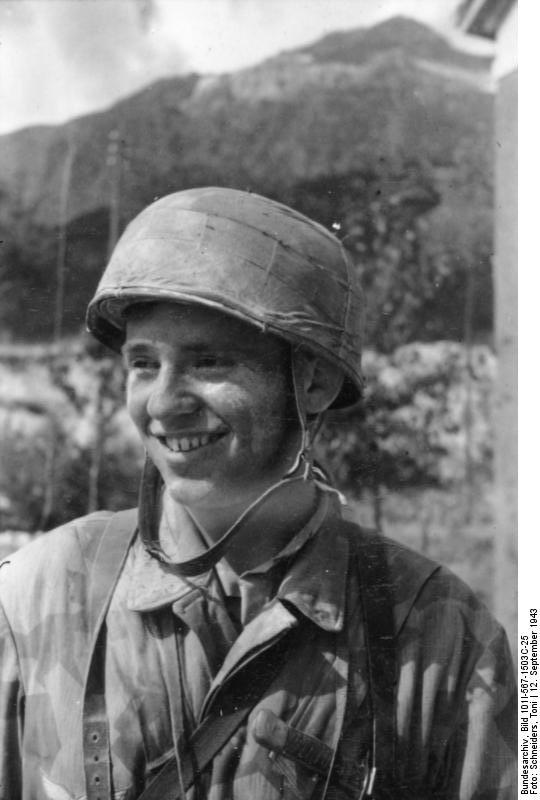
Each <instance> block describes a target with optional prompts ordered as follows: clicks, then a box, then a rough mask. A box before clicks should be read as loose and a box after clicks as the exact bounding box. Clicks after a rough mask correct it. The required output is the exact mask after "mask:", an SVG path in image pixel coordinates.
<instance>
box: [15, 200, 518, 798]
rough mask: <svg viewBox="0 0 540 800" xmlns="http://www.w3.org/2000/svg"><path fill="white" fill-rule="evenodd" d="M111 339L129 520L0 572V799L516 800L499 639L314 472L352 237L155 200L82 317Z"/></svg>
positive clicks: (229, 209) (466, 603)
mask: <svg viewBox="0 0 540 800" xmlns="http://www.w3.org/2000/svg"><path fill="white" fill-rule="evenodd" d="M88 327H89V329H90V331H91V332H92V333H93V334H94V335H95V336H96V337H97V338H98V339H99V340H100V341H101V342H104V343H105V344H107V345H109V346H110V347H112V348H113V349H114V350H117V351H122V353H123V358H124V362H125V367H126V371H127V406H128V410H129V413H130V415H131V417H132V419H133V421H134V423H135V425H136V427H137V429H138V432H139V434H140V436H141V439H142V442H143V444H144V447H145V449H146V454H147V459H146V465H145V468H144V474H143V478H142V483H141V493H140V501H139V507H138V509H136V510H132V511H127V512H120V513H117V514H112V513H108V512H98V513H95V514H91V515H89V516H87V517H84V518H82V519H79V520H76V521H74V522H72V523H70V524H68V525H65V526H63V527H62V528H60V529H57V530H56V531H54V532H52V533H49V534H47V535H45V536H43V537H40V538H39V539H38V540H36V541H35V542H33V543H32V544H30V545H29V546H28V547H26V548H24V549H22V550H21V551H19V552H17V553H16V554H15V555H14V556H12V557H11V558H10V559H9V562H8V563H6V564H5V565H4V566H3V568H2V569H1V570H0V601H1V604H2V608H1V609H0V610H1V613H2V616H1V617H0V630H1V634H2V636H1V642H2V645H1V648H2V649H1V691H0V729H1V732H0V740H1V754H0V759H1V761H0V767H1V771H0V798H2V800H20V799H23V800H46V799H47V800H68V798H71V799H72V800H75V798H88V800H98V798H99V800H111V799H112V798H115V800H120V799H122V800H132V799H133V798H141V800H178V799H180V800H181V799H182V798H189V800H200V799H201V798H209V800H228V798H235V800H254V799H255V798H256V799H257V800H277V798H311V799H312V800H315V798H317V800H321V798H327V800H330V798H333V799H334V800H336V799H337V798H353V799H354V800H358V798H361V797H376V798H382V797H386V798H389V797H390V798H394V797H395V798H397V797H399V798H406V797H409V798H422V797H426V798H445V799H450V798H460V800H472V799H473V798H476V799H477V800H480V798H482V799H483V800H485V799H487V798H510V797H513V795H514V777H513V764H514V757H513V737H514V727H515V725H514V723H515V713H514V709H515V706H514V701H515V689H514V680H513V671H512V666H511V661H510V657H509V653H508V647H507V642H506V638H505V635H504V633H503V631H502V629H501V627H500V626H499V625H498V624H497V623H496V622H495V621H494V620H493V619H492V617H491V616H490V614H489V613H488V611H487V610H486V608H485V607H484V606H483V605H482V604H481V603H480V602H479V601H478V600H477V599H476V598H475V596H474V595H473V594H472V593H471V591H470V590H469V589H468V588H467V587H466V586H465V585H464V584H463V583H462V582H461V581H460V580H458V579H457V578H456V577H455V576H454V575H452V574H451V573H450V572H449V571H448V570H446V569H444V568H442V567H440V566H438V565H437V564H435V563H433V562H431V561H429V560H427V559H426V558H424V557H423V556H421V555H419V554H416V553H414V552H412V551H410V550H408V549H407V548H405V547H403V546H401V545H400V544H397V543H396V542H392V541H390V540H387V539H384V538H382V537H378V536H376V535H374V534H372V533H370V532H368V531H365V530H361V529H360V528H358V527H357V526H356V525H354V524H352V523H351V522H347V521H346V520H344V519H343V516H342V513H341V501H340V496H339V495H338V493H337V492H336V491H335V489H334V488H333V487H332V486H331V484H330V482H329V480H328V478H327V476H326V475H325V473H324V472H323V471H322V470H321V469H320V467H318V465H317V464H316V463H314V461H313V456H312V442H313V438H314V436H315V434H316V432H317V429H318V427H319V425H320V423H321V419H322V415H323V414H324V413H325V411H326V410H327V409H339V408H345V407H347V406H350V405H352V404H353V403H356V402H358V401H359V399H360V394H361V374H360V344H361V342H360V328H361V307H360V289H359V287H358V286H357V284H356V278H355V274H354V270H353V268H352V265H351V263H350V260H349V258H348V256H347V254H346V253H345V251H344V250H343V247H342V245H341V243H340V242H339V241H338V240H337V239H336V238H335V237H334V236H333V235H331V234H330V233H329V232H328V231H326V230H325V229H324V228H322V227H321V226H320V225H318V224H316V223H314V222H313V221H311V220H309V219H307V218H306V217H304V216H302V215H300V214H298V213H296V212H295V211H293V210H292V209H290V208H287V207H285V206H283V205H280V204H278V203H276V202H274V201H271V200H268V199H266V198H263V197H259V196H257V195H254V194H248V193H244V192H239V191H233V190H229V189H221V188H206V189H193V190H188V191H183V192H178V193H175V194H172V195H170V196H168V197H164V198H162V199H161V200H159V201H157V202H156V203H154V204H152V205H151V206H149V207H148V208H147V209H145V210H144V211H143V212H142V213H141V214H140V215H139V216H138V217H137V218H136V219H135V220H134V221H133V222H132V223H131V225H130V226H128V228H127V230H126V232H125V233H124V235H123V236H122V238H121V239H120V241H119V243H118V245H117V247H116V249H115V251H114V253H113V256H112V258H111V261H110V264H109V265H108V267H107V269H106V271H105V274H104V276H103V278H102V280H101V283H100V285H99V287H98V290H97V293H96V295H95V297H94V299H93V300H92V302H91V304H90V306H89V310H88Z"/></svg>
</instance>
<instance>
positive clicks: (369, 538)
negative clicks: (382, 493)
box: [345, 523, 397, 798]
mask: <svg viewBox="0 0 540 800" xmlns="http://www.w3.org/2000/svg"><path fill="white" fill-rule="evenodd" d="M345 524H346V525H347V527H349V530H350V534H349V535H350V541H351V546H352V554H353V558H354V561H356V568H357V571H358V576H359V588H360V599H361V603H362V610H363V615H364V625H365V630H366V656H367V668H368V685H369V695H370V702H371V715H372V742H371V754H370V762H371V763H370V770H369V780H368V785H367V786H366V795H365V796H366V797H377V798H380V797H385V796H389V797H390V796H393V794H392V792H393V790H395V741H396V731H395V720H396V707H395V706H396V701H395V689H396V682H397V659H396V630H395V622H394V613H393V612H394V585H393V582H392V579H391V575H390V571H389V567H388V560H387V552H386V548H385V545H384V541H383V540H382V539H381V538H380V537H379V536H378V535H377V534H371V533H366V532H364V531H362V529H359V528H358V527H357V526H356V525H353V524H352V523H345ZM375 780H376V784H375ZM375 788H376V791H375ZM387 792H390V794H388V795H387Z"/></svg>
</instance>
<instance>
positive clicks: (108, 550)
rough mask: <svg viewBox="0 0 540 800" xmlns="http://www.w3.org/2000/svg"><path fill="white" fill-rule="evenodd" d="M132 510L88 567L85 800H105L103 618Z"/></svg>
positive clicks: (112, 525)
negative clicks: (89, 571) (88, 646)
mask: <svg viewBox="0 0 540 800" xmlns="http://www.w3.org/2000/svg"><path fill="white" fill-rule="evenodd" d="M136 521H137V516H136V510H135V509H130V510H129V511H120V512H118V513H117V514H114V516H112V517H111V519H110V520H109V522H108V524H107V525H106V526H105V528H104V529H103V532H102V534H101V538H100V541H99V545H98V548H97V551H96V556H95V558H94V561H93V563H92V568H91V574H90V580H89V582H88V585H89V597H88V600H87V609H88V614H89V620H88V623H89V629H90V631H92V632H93V634H92V639H91V646H90V653H91V657H90V662H89V664H88V671H87V674H86V680H85V691H84V702H83V712H82V714H83V716H82V732H83V761H84V775H85V781H86V796H87V798H88V800H109V798H110V797H111V796H112V795H111V754H110V743H109V725H108V720H107V709H106V706H105V641H106V626H105V622H104V620H105V615H106V613H107V609H108V607H109V604H110V600H111V597H112V593H113V591H114V588H115V586H116V583H117V580H118V577H119V575H120V572H121V571H122V567H123V565H124V562H125V560H126V556H127V553H128V550H129V546H130V544H131V541H132V539H133V537H134V535H135V533H136V530H137V524H136Z"/></svg>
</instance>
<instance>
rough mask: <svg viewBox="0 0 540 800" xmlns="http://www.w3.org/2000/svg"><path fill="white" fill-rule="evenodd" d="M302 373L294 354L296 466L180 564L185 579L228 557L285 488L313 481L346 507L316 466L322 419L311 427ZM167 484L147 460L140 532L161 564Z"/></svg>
mask: <svg viewBox="0 0 540 800" xmlns="http://www.w3.org/2000/svg"><path fill="white" fill-rule="evenodd" d="M298 372H299V366H298V362H297V361H295V358H294V353H293V352H291V374H292V386H293V394H294V400H295V405H296V412H297V415H298V421H299V423H300V443H299V446H298V450H297V452H296V455H295V457H294V461H293V463H292V466H291V467H290V468H289V469H288V470H287V472H286V473H285V474H284V475H283V477H282V478H280V479H279V480H278V481H276V482H275V483H273V484H272V485H271V486H269V487H268V488H267V489H265V491H264V492H262V494H260V495H259V496H258V497H256V498H255V500H254V501H253V502H252V503H250V504H249V505H248V506H247V508H245V509H244V511H243V512H242V513H241V514H240V516H239V517H238V519H237V520H236V521H235V522H234V523H233V524H232V525H231V526H230V527H229V528H228V530H227V531H226V532H225V533H224V534H223V536H221V538H220V539H218V541H217V542H216V543H215V544H214V545H212V547H209V548H208V550H206V551H205V552H204V553H202V554H201V555H199V556H196V557H195V558H192V559H189V560H187V561H183V562H181V563H176V564H175V568H176V569H177V570H178V572H179V573H180V574H181V575H184V576H186V577H194V576H195V575H200V574H201V573H204V572H208V571H209V570H210V569H211V568H212V567H213V566H214V565H215V564H216V563H217V562H218V561H219V560H220V559H221V558H223V556H224V555H225V553H226V551H227V549H228V547H229V545H230V543H231V541H232V539H233V538H234V536H235V534H236V533H237V532H238V531H239V530H240V528H241V525H242V523H243V522H245V521H246V519H247V518H248V517H249V516H250V514H251V513H252V512H253V511H254V510H255V509H256V508H258V507H259V506H260V505H261V503H263V502H264V501H265V500H266V499H267V498H268V497H269V496H270V495H271V494H273V493H274V492H276V491H278V490H279V489H280V488H281V487H282V486H284V485H286V484H289V483H293V482H295V481H308V480H313V481H314V483H315V484H316V485H317V486H318V487H319V489H321V490H322V491H324V492H333V493H335V494H337V496H338V497H339V500H340V502H341V503H342V504H345V502H346V501H345V498H344V497H343V495H342V494H341V492H339V491H338V490H337V489H335V488H334V487H333V486H332V485H331V483H330V481H329V478H328V477H327V475H326V474H325V473H324V471H323V470H322V469H321V468H320V467H319V466H318V465H317V464H314V463H313V458H312V453H311V448H312V444H313V439H314V437H315V435H316V433H317V431H318V430H319V428H320V426H321V423H322V415H321V414H318V415H317V417H316V419H315V420H314V422H313V423H312V424H311V426H310V424H309V422H308V417H307V411H306V404H305V393H304V392H303V391H300V390H299V386H298V382H299V375H298V374H297V373H298ZM162 485H163V482H162V480H161V476H160V474H159V472H158V470H157V468H156V467H155V465H154V464H153V463H152V462H151V461H150V460H149V459H148V458H147V460H146V463H145V466H144V470H143V476H142V480H141V489H140V496H139V530H140V533H141V538H142V540H143V542H144V544H145V546H146V548H147V550H149V552H151V553H152V554H153V555H154V556H156V558H158V559H160V560H161V561H165V558H164V556H163V551H162V550H161V547H160V545H159V513H158V504H157V498H158V494H159V490H160V488H161V486H162ZM186 511H187V512H188V513H189V515H190V517H191V518H192V519H193V521H194V523H195V524H196V525H197V526H198V527H200V524H199V522H198V521H197V519H196V518H195V517H194V515H193V514H192V513H191V512H190V510H189V509H188V508H186Z"/></svg>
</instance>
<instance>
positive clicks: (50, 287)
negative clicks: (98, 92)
mask: <svg viewBox="0 0 540 800" xmlns="http://www.w3.org/2000/svg"><path fill="white" fill-rule="evenodd" d="M492 107H493V97H492V94H491V93H490V91H489V60H487V59H485V58H480V57H477V56H472V55H470V54H465V53H462V52H460V51H458V50H456V49H454V48H452V47H451V46H450V45H449V44H448V43H447V42H446V41H445V40H444V39H443V38H441V37H440V36H439V35H438V34H436V33H434V32H433V31H431V30H430V29H429V28H427V27H426V26H424V25H421V24H419V23H417V22H414V21H412V20H408V19H405V18H401V17H397V18H394V19H392V20H389V21H387V22H384V23H381V24H379V25H376V26H374V27H372V28H369V29H359V30H356V31H346V32H337V33H333V34H331V35H329V36H326V37H324V38H323V39H321V40H320V41H318V42H315V43H314V44H312V45H310V46H308V47H303V48H301V49H299V50H295V51H291V52H285V53H282V54H280V55H278V56H276V57H274V58H271V59H268V60H266V61H264V62H262V63H261V64H259V65H257V66H255V67H250V68H248V69H243V70H239V71H237V72H234V73H230V74H223V75H217V76H204V75H196V74H191V75H184V76H180V77H172V78H167V79H164V80H160V81H158V82H156V83H154V84H152V85H150V86H148V87H147V88H146V89H144V90H143V91H141V92H139V93H137V94H135V95H133V96H131V97H128V98H126V99H124V100H122V101H121V102H119V103H116V104H115V105H113V106H112V107H111V108H109V109H107V110H106V111H102V112H99V113H96V114H90V115H87V116H85V117H81V118H78V119H74V120H71V121H69V122H68V123H66V124H63V125H58V126H37V127H32V128H27V129H23V130H21V131H17V132H15V133H11V134H8V135H5V136H2V137H0V239H1V240H2V247H3V250H4V254H5V258H4V267H3V274H2V276H1V278H0V310H1V311H2V315H3V328H4V331H7V332H8V333H10V332H11V333H14V334H15V335H17V336H24V337H27V338H33V337H37V336H39V337H42V336H46V335H47V333H48V332H50V331H51V329H52V323H51V319H52V307H53V305H54V292H55V268H56V262H57V253H58V237H59V218H60V209H61V199H60V198H61V197H62V185H63V183H64V185H66V182H67V184H68V185H69V190H68V194H67V208H66V221H67V242H66V267H65V301H64V328H65V330H66V331H74V330H77V329H78V328H80V326H81V324H82V314H83V309H84V305H85V303H86V302H87V300H88V299H89V297H90V296H91V293H92V290H93V288H94V286H95V284H96V281H97V278H98V275H99V274H100V272H101V270H102V268H103V264H104V262H105V260H106V251H107V246H108V240H109V237H110V235H111V233H112V235H113V238H114V236H115V234H116V230H119V231H121V230H122V229H123V227H124V226H125V224H126V223H127V221H128V220H129V219H130V218H131V217H132V216H133V215H134V214H135V213H136V212H137V211H138V210H140V209H141V208H142V207H143V206H144V205H145V204H147V203H148V202H149V201H151V200H152V199H153V198H154V197H159V196H162V195H163V194H166V193H168V192H171V191H174V190H177V189H181V188H187V187H191V186H197V185H205V184H209V185H212V184H217V185H228V186H232V187H236V188H243V189H250V190H253V191H258V192H261V193H263V194H266V195H269V196H273V197H276V198H279V199H282V200H284V201H285V202H294V203H295V204H296V205H297V206H298V207H300V209H301V210H305V211H307V212H310V213H315V214H317V213H318V215H319V217H325V218H324V219H323V218H321V221H323V222H325V223H327V224H328V223H331V221H332V219H331V217H332V214H333V213H335V211H336V210H339V211H340V213H343V209H344V202H345V200H344V198H345V197H346V196H347V197H348V196H350V194H351V191H352V188H351V187H354V186H358V185H359V183H358V180H359V176H361V178H362V180H361V181H360V183H362V181H363V183H362V185H366V181H367V182H368V183H370V186H371V184H372V183H373V181H375V182H376V184H377V189H376V190H377V192H379V195H381V197H382V198H383V199H384V198H386V199H387V200H388V202H390V200H391V199H392V197H393V194H395V192H396V187H397V185H398V184H399V187H400V190H401V189H403V186H405V185H409V184H410V182H411V180H410V178H411V175H412V176H414V175H418V174H419V173H421V174H422V179H423V181H424V184H425V183H426V182H427V183H429V190H430V191H431V193H432V194H434V196H435V195H436V196H437V198H438V200H437V201H435V200H433V202H431V201H426V203H427V205H426V208H427V206H429V205H430V203H431V205H435V204H436V203H438V205H439V206H440V207H443V208H445V209H447V210H448V209H452V208H454V207H462V206H463V203H464V202H466V199H467V197H469V199H470V194H471V181H474V180H475V176H476V178H477V177H478V176H480V180H479V181H476V184H477V188H476V189H475V202H476V203H477V204H480V205H481V206H482V207H483V208H484V207H485V208H489V206H490V203H491V186H490V180H491V178H490V176H491V147H492V145H491V142H492V133H493V130H492V128H493V125H492ZM68 160H71V169H70V170H69V171H68V170H67V168H66V164H67V162H68ZM68 173H69V174H68ZM366 176H367V177H366ZM424 179H425V180H424ZM328 187H331V190H330V189H329V188H328ZM111 209H112V211H111ZM326 217H328V219H326ZM111 226H112V228H113V230H112V232H111V230H110V228H111ZM2 287H3V288H2ZM22 294H24V297H25V301H24V302H22V300H21V295H22ZM6 297H9V298H12V297H16V298H17V302H16V303H13V302H12V301H11V299H10V300H9V302H7V303H6V301H5V298H6ZM2 298H4V302H3V303H2Z"/></svg>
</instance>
